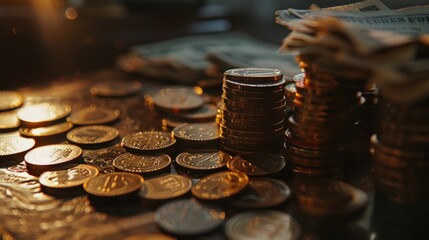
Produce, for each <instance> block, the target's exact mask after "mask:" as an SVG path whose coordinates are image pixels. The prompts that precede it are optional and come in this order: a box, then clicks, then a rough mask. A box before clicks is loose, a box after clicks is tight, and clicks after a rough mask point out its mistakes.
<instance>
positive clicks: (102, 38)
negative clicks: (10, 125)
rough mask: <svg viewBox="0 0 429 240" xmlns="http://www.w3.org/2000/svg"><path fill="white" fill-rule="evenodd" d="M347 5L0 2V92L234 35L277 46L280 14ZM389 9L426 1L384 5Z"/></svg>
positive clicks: (209, 0) (393, 0)
mask: <svg viewBox="0 0 429 240" xmlns="http://www.w3.org/2000/svg"><path fill="white" fill-rule="evenodd" d="M353 2H358V1H353V0H343V1H340V0H336V1H335V0H319V1H307V0H0V53H1V54H0V89H1V90H3V89H12V88H17V87H23V86H26V85H33V84H36V83H37V82H40V81H46V80H47V79H50V78H58V77H62V76H70V75H76V74H82V73H85V72H89V71H92V70H96V69H101V68H109V67H114V66H115V61H116V58H117V57H118V56H120V55H121V54H123V53H126V52H127V51H128V49H129V47H130V46H133V45H136V44H142V43H151V42H156V41H159V40H164V39H169V38H175V37H181V36H188V35H200V34H210V33H218V32H226V31H232V30H240V31H243V32H246V33H248V34H249V35H251V36H253V37H255V38H258V39H260V40H263V41H267V42H271V43H274V44H280V42H281V40H282V39H283V37H285V35H286V34H287V30H286V28H284V27H281V26H278V25H277V24H275V23H274V12H275V10H278V9H287V8H301V9H305V8H308V6H310V5H311V4H312V3H314V4H317V5H319V6H320V7H328V6H334V5H343V4H347V3H353ZM383 2H384V3H385V4H386V5H387V6H388V7H390V8H401V7H406V6H412V5H416V4H424V3H425V0H384V1H383Z"/></svg>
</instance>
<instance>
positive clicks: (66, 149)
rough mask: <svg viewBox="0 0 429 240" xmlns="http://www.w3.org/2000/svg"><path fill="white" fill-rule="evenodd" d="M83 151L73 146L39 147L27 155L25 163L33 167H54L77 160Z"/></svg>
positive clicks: (54, 145)
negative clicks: (54, 165)
mask: <svg viewBox="0 0 429 240" xmlns="http://www.w3.org/2000/svg"><path fill="white" fill-rule="evenodd" d="M81 155H82V149H81V148H80V147H78V146H75V145H71V144H53V145H46V146H43V147H38V148H35V149H33V150H31V151H30V152H28V153H27V154H26V155H25V157H24V158H25V161H26V162H27V163H30V164H32V165H53V164H59V163H64V162H67V161H71V160H73V159H76V158H78V157H80V156H81Z"/></svg>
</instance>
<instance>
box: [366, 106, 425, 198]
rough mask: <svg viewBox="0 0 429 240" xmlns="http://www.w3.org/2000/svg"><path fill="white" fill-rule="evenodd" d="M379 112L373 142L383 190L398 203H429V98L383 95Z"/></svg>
mask: <svg viewBox="0 0 429 240" xmlns="http://www.w3.org/2000/svg"><path fill="white" fill-rule="evenodd" d="M378 114H379V115H378V118H379V119H378V123H377V127H376V135H374V136H372V138H371V142H372V146H373V159H374V165H375V173H376V183H377V186H378V190H379V192H380V193H381V194H382V195H384V196H386V197H387V198H388V199H390V200H392V201H394V202H396V203H400V204H424V205H429V193H428V191H427V183H429V161H428V158H429V122H428V119H429V101H428V100H426V101H423V102H420V103H417V104H413V105H402V104H397V103H394V102H391V101H389V100H387V99H381V100H380V101H379V108H378Z"/></svg>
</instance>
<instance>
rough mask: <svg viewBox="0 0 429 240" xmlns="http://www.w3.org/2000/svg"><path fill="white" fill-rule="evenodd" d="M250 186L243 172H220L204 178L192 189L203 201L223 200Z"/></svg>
mask: <svg viewBox="0 0 429 240" xmlns="http://www.w3.org/2000/svg"><path fill="white" fill-rule="evenodd" d="M248 184H249V178H248V177H247V175H246V174H244V173H241V172H229V171H226V172H219V173H214V174H210V175H208V176H206V177H204V178H202V179H201V180H200V181H199V182H198V183H197V184H195V185H194V186H193V187H192V194H193V195H194V196H195V197H197V198H200V199H203V200H221V199H225V198H228V197H231V196H233V195H236V194H238V193H240V192H241V191H243V190H244V188H245V187H247V185H248Z"/></svg>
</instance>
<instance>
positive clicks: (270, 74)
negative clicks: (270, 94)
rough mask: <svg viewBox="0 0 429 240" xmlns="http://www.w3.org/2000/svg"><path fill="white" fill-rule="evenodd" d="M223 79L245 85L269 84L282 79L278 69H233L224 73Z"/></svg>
mask: <svg viewBox="0 0 429 240" xmlns="http://www.w3.org/2000/svg"><path fill="white" fill-rule="evenodd" d="M223 76H224V78H226V79H230V80H233V81H237V82H245V83H270V82H275V81H278V80H281V79H283V73H282V71H280V70H279V69H271V68H235V69H230V70H227V71H225V73H224V74H223Z"/></svg>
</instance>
